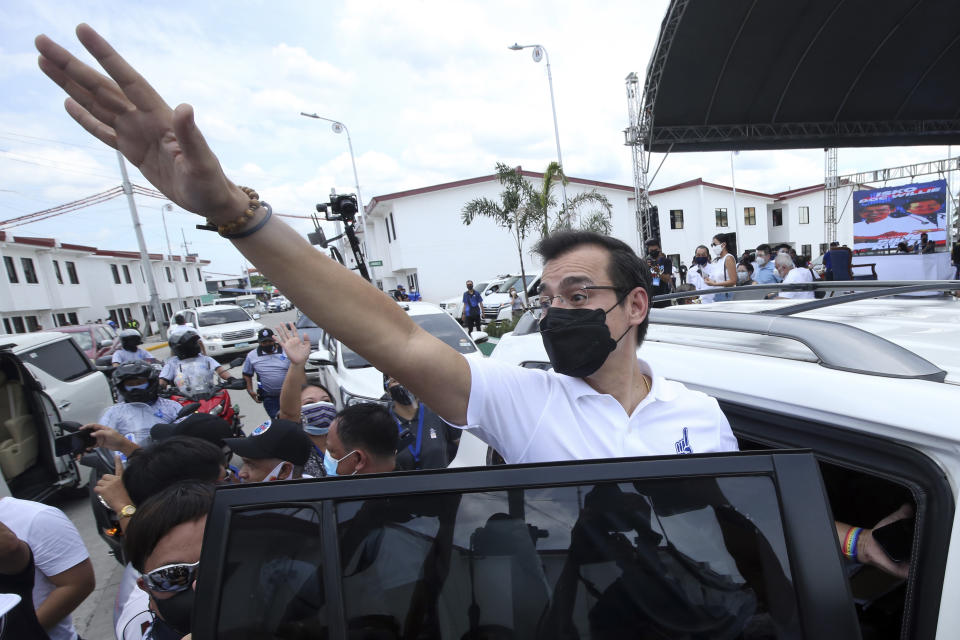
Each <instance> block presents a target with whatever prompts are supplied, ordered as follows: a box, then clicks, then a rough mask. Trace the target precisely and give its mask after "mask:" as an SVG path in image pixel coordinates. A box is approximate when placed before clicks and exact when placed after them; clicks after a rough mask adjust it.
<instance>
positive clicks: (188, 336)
mask: <svg viewBox="0 0 960 640" xmlns="http://www.w3.org/2000/svg"><path fill="white" fill-rule="evenodd" d="M168 342H169V344H170V350H171V351H172V352H173V356H172V357H171V358H168V359H167V361H166V363H164V365H163V369H162V370H161V371H160V388H166V387H167V386H168V385H171V384H175V385H177V386H178V387H181V388H184V387H185V386H189V385H191V384H193V381H192V380H191V379H190V378H191V376H195V375H196V374H197V373H198V372H203V373H204V375H207V374H209V378H211V379H212V378H213V377H214V376H219V377H220V378H222V379H223V380H229V379H230V378H231V376H230V370H229V369H228V368H227V367H226V366H225V365H222V364H220V363H219V362H217V361H216V360H214V359H213V358H211V357H210V356H208V355H204V354H203V342H202V341H201V340H200V334H199V333H197V332H196V331H194V330H193V329H187V330H186V331H182V332H180V333H178V334H176V335H175V336H171V337H170V339H169V341H168Z"/></svg>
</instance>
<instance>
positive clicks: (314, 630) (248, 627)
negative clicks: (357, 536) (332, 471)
mask: <svg viewBox="0 0 960 640" xmlns="http://www.w3.org/2000/svg"><path fill="white" fill-rule="evenodd" d="M264 541H269V544H264ZM321 551H322V547H321V544H320V515H319V514H318V513H317V512H316V511H314V510H313V509H312V508H309V507H305V508H297V507H287V508H284V507H281V508H272V509H256V510H252V511H242V512H239V513H234V514H233V516H232V518H231V520H230V539H229V542H228V546H227V556H226V558H225V560H224V576H223V580H222V581H221V585H220V603H221V606H220V616H219V622H218V625H217V631H218V634H217V637H219V638H226V639H228V640H237V639H238V638H270V639H285V638H291V639H292V638H325V637H327V622H326V620H327V616H326V606H325V605H326V603H325V599H324V593H323V578H322V575H321V568H322V566H323V564H322V557H321ZM201 575H202V574H201ZM200 579H201V580H202V579H203V578H202V577H201V578H200Z"/></svg>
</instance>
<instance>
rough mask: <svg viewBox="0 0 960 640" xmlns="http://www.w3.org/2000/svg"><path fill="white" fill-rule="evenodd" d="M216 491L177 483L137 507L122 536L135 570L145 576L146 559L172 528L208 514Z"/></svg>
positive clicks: (129, 559) (192, 483)
mask: <svg viewBox="0 0 960 640" xmlns="http://www.w3.org/2000/svg"><path fill="white" fill-rule="evenodd" d="M207 444H209V443H207ZM211 446H212V445H211ZM213 492H214V491H213V485H212V484H206V483H203V482H195V481H190V482H178V483H176V484H174V485H172V486H168V487H167V488H165V489H163V490H162V491H161V492H160V493H158V494H157V495H155V496H153V497H151V498H150V499H149V500H147V501H146V502H144V503H143V504H142V505H140V506H138V507H137V512H136V513H135V514H133V517H132V518H131V519H130V524H129V525H128V526H127V530H126V531H125V532H124V534H123V538H124V540H123V549H124V552H125V554H126V556H127V560H128V561H129V562H130V564H132V565H133V568H134V569H136V570H137V571H139V572H141V573H143V568H144V564H146V561H147V558H148V557H149V556H150V554H151V553H153V550H154V549H155V548H156V547H157V543H158V542H160V540H161V539H162V538H163V537H164V536H165V535H167V534H168V533H170V530H171V529H173V528H174V527H176V526H178V525H181V524H183V523H185V522H193V521H194V520H198V519H200V518H202V517H204V516H205V515H207V514H208V513H209V512H210V507H212V506H213ZM131 497H132V496H131Z"/></svg>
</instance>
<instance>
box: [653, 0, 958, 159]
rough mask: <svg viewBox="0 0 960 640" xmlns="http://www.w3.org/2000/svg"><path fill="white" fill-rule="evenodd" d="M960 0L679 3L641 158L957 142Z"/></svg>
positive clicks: (656, 79)
mask: <svg viewBox="0 0 960 640" xmlns="http://www.w3.org/2000/svg"><path fill="white" fill-rule="evenodd" d="M958 69H960V0H882V1H881V2H877V0H722V1H719V0H672V1H671V3H670V5H669V8H668V10H667V15H666V17H665V18H664V21H663V24H662V25H661V30H660V36H659V39H658V41H657V44H656V47H655V49H654V52H653V55H652V57H651V59H650V64H649V66H648V69H647V78H646V81H645V86H644V91H643V96H642V116H641V117H640V122H639V123H638V124H639V125H640V126H639V131H637V133H638V134H639V138H640V139H639V140H637V143H639V144H641V145H643V146H644V147H645V149H646V151H648V152H649V151H654V152H668V151H672V152H680V151H717V150H728V149H786V148H811V147H869V146H895V145H933V144H942V145H946V144H957V143H960V78H958V76H957V70H958Z"/></svg>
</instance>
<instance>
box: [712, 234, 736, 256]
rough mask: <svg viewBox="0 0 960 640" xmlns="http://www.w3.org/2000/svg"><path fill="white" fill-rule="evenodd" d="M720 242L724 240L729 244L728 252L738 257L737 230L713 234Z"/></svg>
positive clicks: (724, 242)
mask: <svg viewBox="0 0 960 640" xmlns="http://www.w3.org/2000/svg"><path fill="white" fill-rule="evenodd" d="M713 238H714V239H715V240H717V241H718V242H722V243H723V244H725V245H727V253H729V254H731V255H733V257H734V258H736V257H737V232H736V231H731V232H730V233H718V234H717V235H715V236H713Z"/></svg>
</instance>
